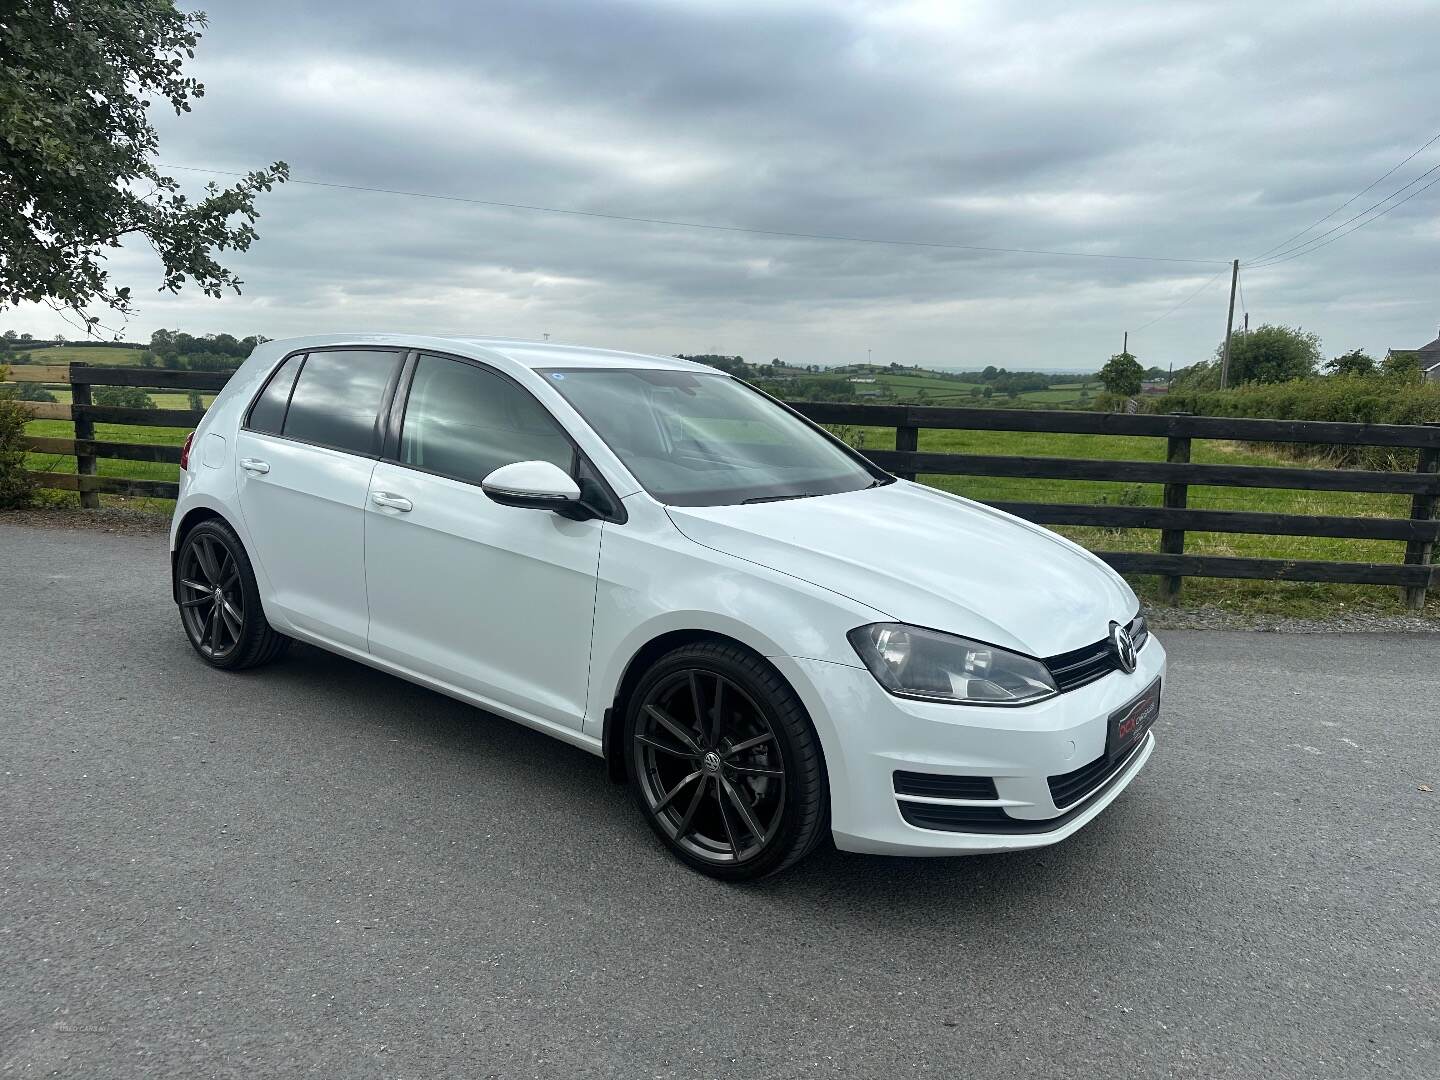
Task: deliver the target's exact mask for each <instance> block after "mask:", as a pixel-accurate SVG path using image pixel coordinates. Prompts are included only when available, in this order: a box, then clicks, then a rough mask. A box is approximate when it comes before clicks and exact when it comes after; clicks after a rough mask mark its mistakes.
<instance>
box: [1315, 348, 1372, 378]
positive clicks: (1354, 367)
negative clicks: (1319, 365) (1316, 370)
mask: <svg viewBox="0 0 1440 1080" xmlns="http://www.w3.org/2000/svg"><path fill="white" fill-rule="evenodd" d="M1325 372H1326V374H1328V375H1339V376H1341V377H1342V378H1356V377H1363V376H1365V375H1374V374H1375V372H1376V366H1375V358H1374V357H1373V356H1371V355H1370V354H1369V353H1367V352H1366V351H1365V350H1364V349H1351V350H1350V351H1349V352H1347V353H1341V354H1340V355H1339V356H1337V357H1335V359H1334V360H1326V361H1325Z"/></svg>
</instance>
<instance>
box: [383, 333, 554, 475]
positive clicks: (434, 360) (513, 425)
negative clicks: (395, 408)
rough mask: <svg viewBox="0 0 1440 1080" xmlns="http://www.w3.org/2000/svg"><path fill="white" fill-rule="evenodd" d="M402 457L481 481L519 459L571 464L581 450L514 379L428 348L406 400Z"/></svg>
mask: <svg viewBox="0 0 1440 1080" xmlns="http://www.w3.org/2000/svg"><path fill="white" fill-rule="evenodd" d="M400 461H401V463H403V464H405V465H413V466H415V467H416V468H418V469H424V470H425V471H426V472H433V473H439V474H440V475H442V476H448V477H451V478H453V479H455V480H463V481H465V482H467V483H471V484H478V483H480V481H482V480H484V479H485V477H487V476H489V475H490V474H491V473H492V472H494V471H495V470H496V469H498V468H500V466H502V465H511V464H513V463H514V462H517V461H549V462H551V463H552V464H555V465H558V466H559V467H560V468H562V469H564V470H565V471H566V472H567V473H568V472H571V471H572V467H573V465H574V450H573V449H572V448H571V445H570V441H569V440H568V439H567V438H566V437H565V433H564V431H562V430H561V428H560V426H559V424H557V423H556V422H555V420H554V418H553V417H551V416H550V414H549V413H548V412H546V411H545V409H544V408H543V407H542V406H541V405H540V403H539V402H537V401H536V400H535V399H534V398H533V397H531V396H530V395H529V394H528V393H526V392H525V391H524V390H522V389H521V388H520V387H518V386H516V385H515V384H514V383H513V382H511V381H510V380H509V379H507V378H505V377H504V376H502V375H497V374H496V373H495V372H493V371H490V370H488V369H486V368H482V367H477V366H476V365H474V364H467V363H464V362H462V361H460V360H447V359H446V358H445V357H443V356H421V357H420V360H419V362H418V363H417V364H416V366H415V377H414V379H413V380H412V381H411V383H410V396H409V397H408V398H407V400H406V403H405V422H404V425H403V426H402V427H401V429H400Z"/></svg>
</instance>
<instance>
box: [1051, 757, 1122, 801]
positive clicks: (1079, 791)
mask: <svg viewBox="0 0 1440 1080" xmlns="http://www.w3.org/2000/svg"><path fill="white" fill-rule="evenodd" d="M1110 772H1111V767H1110V760H1109V758H1107V757H1105V755H1104V754H1101V755H1100V756H1099V757H1098V758H1096V759H1095V760H1094V761H1092V762H1090V764H1088V765H1081V766H1080V768H1078V769H1075V770H1074V771H1072V772H1067V773H1064V774H1062V775H1060V776H1052V777H1050V800H1051V801H1052V802H1053V803H1054V804H1055V808H1056V809H1057V810H1064V809H1065V807H1067V806H1069V805H1070V804H1071V803H1073V802H1079V801H1080V800H1081V799H1083V798H1084V797H1085V796H1086V795H1089V794H1090V792H1092V791H1094V790H1095V789H1096V788H1097V787H1099V786H1100V785H1101V784H1103V783H1104V782H1105V777H1106V776H1108V775H1109V774H1110Z"/></svg>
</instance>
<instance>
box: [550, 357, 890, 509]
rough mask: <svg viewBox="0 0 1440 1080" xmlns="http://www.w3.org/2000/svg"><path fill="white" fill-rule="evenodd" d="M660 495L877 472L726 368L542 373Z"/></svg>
mask: <svg viewBox="0 0 1440 1080" xmlns="http://www.w3.org/2000/svg"><path fill="white" fill-rule="evenodd" d="M543 374H544V375H545V376H546V377H547V378H549V379H550V381H551V383H552V384H553V385H554V387H555V389H556V390H558V391H559V392H560V393H561V394H562V395H563V396H564V398H565V400H567V401H568V402H570V404H571V405H572V406H574V408H575V411H576V412H578V413H579V414H580V415H581V416H583V417H584V418H585V420H586V421H587V422H588V423H589V424H590V426H591V427H593V428H594V429H595V430H596V432H598V433H599V435H600V437H601V438H602V439H604V440H605V442H606V443H607V444H608V445H609V446H610V449H612V450H613V451H615V455H616V456H617V457H618V458H619V459H620V460H621V461H623V462H624V463H625V467H626V468H628V469H629V470H630V472H631V473H633V474H634V476H635V479H637V480H638V481H640V483H641V484H643V485H644V487H645V490H646V491H648V492H649V493H650V494H651V495H652V496H654V497H655V498H656V499H658V500H659V501H660V502H663V503H667V504H670V505H672V506H726V505H731V504H734V503H745V502H767V501H771V500H778V499H798V498H805V497H806V496H810V495H834V494H836V493H838V492H842V491H858V490H859V489H861V488H867V487H873V486H875V484H877V483H878V482H879V481H878V480H877V478H876V474H875V473H872V472H871V471H869V470H868V469H866V468H865V466H864V465H863V464H862V463H861V462H860V461H858V460H856V458H855V457H853V456H852V455H850V454H849V453H847V452H846V451H845V449H844V448H843V447H841V446H838V445H836V444H835V443H833V442H831V441H830V440H829V439H827V438H825V436H824V435H821V434H820V433H819V432H817V431H816V430H815V429H814V428H812V427H810V425H809V424H807V423H805V421H803V420H801V419H799V418H798V417H796V416H794V415H792V414H791V413H789V412H787V411H786V410H785V409H782V408H781V407H780V406H778V405H776V404H775V403H774V402H773V401H771V400H770V399H768V398H766V397H765V396H764V395H763V394H760V393H758V392H756V391H755V390H752V389H750V388H749V387H748V386H746V385H745V384H744V383H741V382H739V381H737V380H735V379H732V378H731V377H730V376H728V375H722V374H720V373H718V372H717V373H715V374H714V375H711V374H709V373H700V372H689V371H673V370H664V369H640V370H631V369H619V368H605V369H597V370H589V371H571V370H547V371H545V372H544V373H543Z"/></svg>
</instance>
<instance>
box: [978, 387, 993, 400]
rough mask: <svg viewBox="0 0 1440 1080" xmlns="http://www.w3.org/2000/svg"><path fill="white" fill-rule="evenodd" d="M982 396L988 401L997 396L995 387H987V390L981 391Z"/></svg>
mask: <svg viewBox="0 0 1440 1080" xmlns="http://www.w3.org/2000/svg"><path fill="white" fill-rule="evenodd" d="M981 396H982V397H984V399H985V400H986V401H989V400H990V399H991V398H993V397H994V396H995V388H994V387H993V386H987V387H985V389H984V390H982V391H981Z"/></svg>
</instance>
